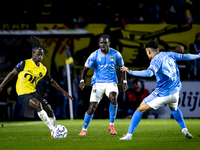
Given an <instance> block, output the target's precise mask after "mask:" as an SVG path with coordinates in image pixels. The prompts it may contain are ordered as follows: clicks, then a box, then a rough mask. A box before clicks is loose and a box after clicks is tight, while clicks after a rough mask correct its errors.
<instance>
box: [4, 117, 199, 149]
mask: <svg viewBox="0 0 200 150" xmlns="http://www.w3.org/2000/svg"><path fill="white" fill-rule="evenodd" d="M129 123H130V120H129V119H117V120H116V121H115V129H116V131H117V135H110V132H109V131H108V125H109V120H107V119H105V120H96V119H93V120H92V121H91V123H90V125H89V128H88V132H87V135H86V136H78V134H79V132H80V131H81V129H82V124H83V120H73V121H72V120H57V124H61V125H64V126H65V127H66V128H67V130H68V135H67V137H66V138H65V139H51V138H50V130H49V129H48V127H47V126H46V125H45V124H44V123H43V122H42V121H20V122H0V124H4V127H1V126H0V150H18V149H22V150H26V149H28V150H40V149H44V150H54V149H55V150H62V149H65V150H73V149H74V150H84V149H86V150H90V149H91V150H103V149H109V150H112V149H113V150H117V149H123V150H127V149H134V150H137V149H140V150H143V149H145V150H160V149H162V150H180V149H187V150H188V149H191V150H197V149H200V120H198V119H185V123H186V125H187V128H188V129H189V131H190V133H191V134H192V135H193V139H191V140H188V139H186V138H185V136H184V135H183V134H182V132H181V128H180V126H179V125H178V123H177V122H176V121H175V120H173V119H170V120H162V119H155V120H148V119H142V120H141V122H140V124H139V126H138V127H137V128H136V130H135V132H134V134H133V138H132V140H130V141H120V140H119V138H120V137H122V136H123V134H126V133H127V130H128V127H129Z"/></svg>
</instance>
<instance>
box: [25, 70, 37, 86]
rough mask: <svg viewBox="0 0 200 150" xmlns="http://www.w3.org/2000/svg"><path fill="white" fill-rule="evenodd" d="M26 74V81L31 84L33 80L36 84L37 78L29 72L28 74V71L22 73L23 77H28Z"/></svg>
mask: <svg viewBox="0 0 200 150" xmlns="http://www.w3.org/2000/svg"><path fill="white" fill-rule="evenodd" d="M28 76H29V79H28V81H30V82H31V83H32V84H33V82H35V84H36V81H37V80H38V78H37V77H33V76H32V75H31V74H28V73H26V74H25V75H24V78H28Z"/></svg>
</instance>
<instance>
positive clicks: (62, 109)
mask: <svg viewBox="0 0 200 150" xmlns="http://www.w3.org/2000/svg"><path fill="white" fill-rule="evenodd" d="M55 81H56V82H57V83H58V84H59V85H60V87H61V88H62V89H64V90H65V91H67V77H66V71H65V67H64V66H60V67H59V68H58V74H57V76H56V77H55ZM54 96H55V98H56V99H57V108H56V110H55V115H58V116H60V117H61V118H67V97H65V96H64V95H63V94H62V93H61V92H59V91H57V90H54Z"/></svg>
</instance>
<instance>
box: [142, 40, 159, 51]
mask: <svg viewBox="0 0 200 150" xmlns="http://www.w3.org/2000/svg"><path fill="white" fill-rule="evenodd" d="M158 47H159V43H158V41H156V40H151V41H149V42H148V43H147V44H146V46H145V48H152V49H157V48H158Z"/></svg>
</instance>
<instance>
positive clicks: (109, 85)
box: [105, 82, 119, 97]
mask: <svg viewBox="0 0 200 150" xmlns="http://www.w3.org/2000/svg"><path fill="white" fill-rule="evenodd" d="M110 92H115V93H116V97H117V96H118V93H119V90H118V86H117V84H116V83H114V82H113V83H107V86H106V91H105V94H106V96H107V97H109V95H110Z"/></svg>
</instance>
